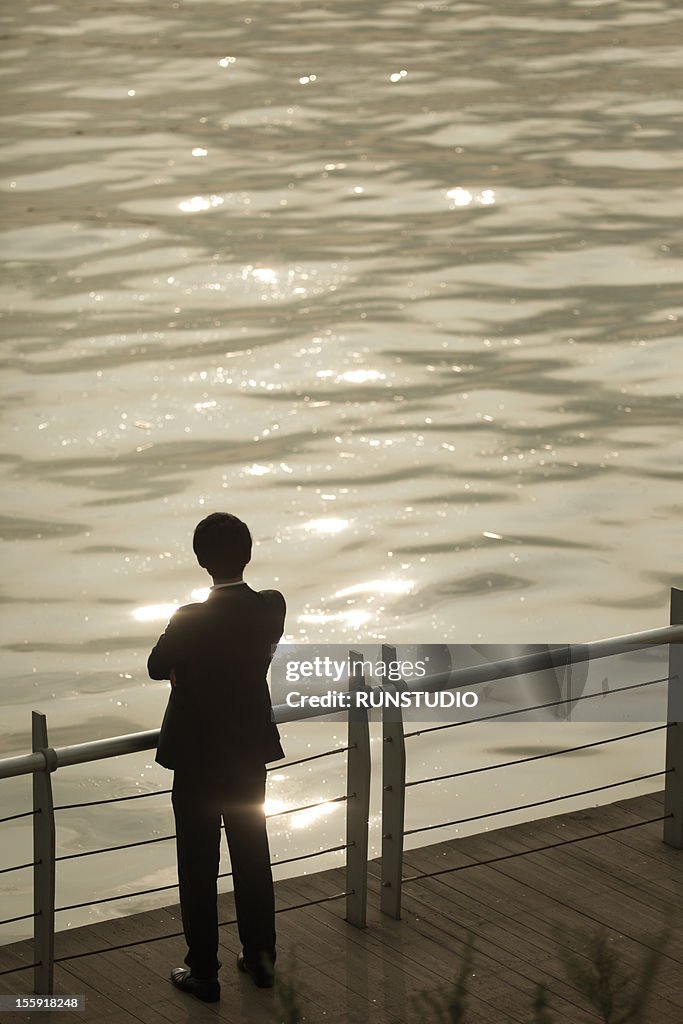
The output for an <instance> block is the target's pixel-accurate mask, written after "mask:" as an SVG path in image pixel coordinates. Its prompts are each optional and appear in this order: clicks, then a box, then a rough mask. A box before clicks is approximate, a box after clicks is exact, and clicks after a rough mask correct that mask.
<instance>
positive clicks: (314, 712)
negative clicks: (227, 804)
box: [0, 625, 683, 779]
mask: <svg viewBox="0 0 683 1024" xmlns="http://www.w3.org/2000/svg"><path fill="white" fill-rule="evenodd" d="M669 643H683V625H675V626H663V627H661V628H659V629H648V630H642V631H641V632H639V633H630V634H625V635H623V636H615V637H609V638H607V639H604V640H593V641H590V642H588V643H584V644H567V645H566V646H564V647H555V648H552V649H551V650H548V651H538V652H536V653H534V654H523V655H519V656H517V657H514V658H505V659H503V660H501V661H493V662H489V663H488V664H484V665H474V666H469V667H466V668H461V669H454V670H453V671H452V672H451V673H450V676H449V678H448V680H447V682H446V683H445V684H444V682H443V673H438V674H435V675H434V676H432V677H429V676H425V677H424V678H423V679H422V680H421V681H420V690H421V691H425V692H436V691H438V690H446V689H448V690H451V689H458V688H460V687H463V686H476V685H478V684H479V683H486V682H492V681H494V680H496V679H506V678H509V677H511V676H517V675H525V674H526V673H529V672H538V671H542V670H544V669H549V668H558V667H560V666H562V665H568V664H572V665H573V664H577V663H578V662H581V661H589V660H591V659H597V658H608V657H612V656H614V655H618V654H625V653H628V652H630V651H637V650H643V649H645V648H648V647H658V646H662V645H664V644H669ZM339 713H340V712H339V710H337V711H332V712H331V711H330V709H329V708H316V707H306V708H299V707H290V706H289V705H287V704H277V705H275V707H274V708H273V717H274V720H275V722H277V723H278V724H284V723H287V722H298V721H303V720H306V719H309V718H323V717H325V716H328V715H330V714H339ZM158 740H159V729H148V730H146V731H145V732H134V733H128V734H126V735H125V736H111V737H107V738H105V739H101V740H91V741H89V742H87V743H74V744H71V745H70V746H66V747H57V748H49V749H50V755H51V760H52V761H53V762H54V763H55V765H56V767H58V768H64V767H67V766H68V765H76V764H86V763H87V762H89V761H98V760H100V759H101V758H105V757H117V756H119V755H121V754H135V753H139V752H140V751H143V750H152V749H153V748H155V747H156V745H157V743H158ZM336 749H337V748H334V750H335V752H336ZM49 767H50V765H48V757H47V756H46V754H45V753H43V752H42V751H37V752H35V753H31V754H20V755H19V756H17V757H5V758H1V759H0V779H10V778H15V777H17V776H19V775H31V774H33V773H34V772H42V771H45V770H46V769H48V768H49Z"/></svg>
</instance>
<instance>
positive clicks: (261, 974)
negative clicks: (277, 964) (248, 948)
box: [237, 953, 275, 988]
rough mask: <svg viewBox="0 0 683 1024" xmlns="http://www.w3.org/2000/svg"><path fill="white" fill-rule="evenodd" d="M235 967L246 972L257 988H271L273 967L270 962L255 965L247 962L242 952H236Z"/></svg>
mask: <svg viewBox="0 0 683 1024" xmlns="http://www.w3.org/2000/svg"><path fill="white" fill-rule="evenodd" d="M237 969H238V970H239V971H242V973H243V974H248V975H249V977H250V978H251V979H252V981H253V982H254V984H255V985H257V986H258V988H272V987H273V985H274V984H275V968H274V966H273V965H272V964H269V963H262V964H260V965H259V966H258V967H255V966H253V965H252V964H249V963H247V961H246V960H245V959H244V953H238V954H237Z"/></svg>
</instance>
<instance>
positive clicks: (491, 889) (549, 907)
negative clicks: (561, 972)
mask: <svg viewBox="0 0 683 1024" xmlns="http://www.w3.org/2000/svg"><path fill="white" fill-rule="evenodd" d="M490 839H492V837H490V836H488V837H486V840H490ZM424 852H425V851H420V853H421V854H424ZM485 852H486V853H489V852H490V851H489V850H486V851H485ZM533 859H536V856H535V858H533ZM437 863H438V866H440V865H441V863H442V860H441V859H439V861H437ZM507 863H510V862H507ZM489 870H493V868H481V871H489ZM475 873H479V869H476V870H475V871H466V872H465V871H463V872H457V873H455V874H452V876H441V877H440V878H441V879H442V880H444V881H445V882H446V884H451V885H453V886H454V887H455V886H456V885H457V887H458V890H459V892H460V893H462V892H463V891H465V892H467V891H468V890H469V889H470V884H471V881H472V876H473V874H475ZM454 878H455V879H458V882H457V883H454V882H453V881H451V883H449V882H447V880H454ZM465 879H467V881H465V882H463V880H465ZM487 879H488V881H487V883H486V886H487V888H488V892H486V891H485V890H484V889H481V890H480V891H479V892H477V891H476V887H475V888H474V890H473V891H472V895H473V896H474V897H475V898H477V899H480V898H483V899H487V900H488V902H489V904H490V903H493V902H494V901H496V902H497V901H498V899H499V897H500V895H501V894H502V895H503V898H504V899H506V898H507V899H508V902H509V896H510V891H511V885H510V882H511V881H513V880H511V879H508V880H506V881H504V882H503V889H502V890H501V889H500V886H501V882H500V881H499V882H497V881H496V879H495V878H494V877H487ZM536 881H537V880H536V879H535V882H536ZM415 885H417V883H412V884H411V886H410V887H407V891H408V890H409V888H411V887H413V886H415ZM526 890H527V891H526V892H523V891H522V894H521V897H522V898H518V897H519V894H517V898H516V899H515V900H514V902H513V905H512V908H511V909H512V914H511V916H509V918H508V921H507V922H506V924H507V925H508V927H509V926H510V925H512V926H513V930H514V928H515V925H516V920H517V919H518V920H520V921H521V920H523V921H525V922H527V923H530V924H532V926H533V927H535V928H537V929H538V928H539V927H540V924H541V927H540V931H541V933H542V934H545V935H546V937H547V938H549V939H551V940H552V939H553V935H554V932H555V930H556V927H557V924H558V922H561V923H562V924H563V925H566V926H567V927H572V926H573V927H575V926H577V924H578V923H580V922H578V921H577V919H575V916H574V919H573V920H571V914H570V913H567V907H565V906H563V905H559V906H558V905H556V904H554V903H553V902H552V901H551V900H549V899H548V898H546V899H545V900H544V901H543V903H544V904H545V906H544V905H542V906H540V905H539V900H538V899H535V898H533V896H532V894H531V893H529V892H528V886H526ZM443 898H444V897H443V896H442V895H441V896H440V899H441V900H443ZM437 905H438V904H437ZM497 905H498V903H497ZM508 909H510V907H508ZM568 909H569V910H570V909H571V908H570V907H569V908H568ZM578 909H581V908H578ZM539 911H541V918H540V919H539V916H538V914H539ZM459 912H460V911H459ZM499 913H500V914H501V923H502V922H503V916H504V915H503V913H502V912H501V911H500V910H499ZM544 918H545V922H544ZM544 924H545V927H544ZM604 924H607V922H604ZM612 924H613V923H612ZM520 938H523V935H520ZM565 941H566V939H565ZM567 945H569V943H568V942H567ZM631 958H632V959H634V958H635V959H639V955H638V956H632V957H631ZM544 969H547V965H544Z"/></svg>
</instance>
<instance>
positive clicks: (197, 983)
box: [171, 967, 221, 1003]
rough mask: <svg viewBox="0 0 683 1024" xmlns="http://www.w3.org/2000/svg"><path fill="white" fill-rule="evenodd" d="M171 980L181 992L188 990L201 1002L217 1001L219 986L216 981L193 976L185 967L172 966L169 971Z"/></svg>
mask: <svg viewBox="0 0 683 1024" xmlns="http://www.w3.org/2000/svg"><path fill="white" fill-rule="evenodd" d="M171 981H172V982H173V984H174V985H175V987H176V988H179V989H180V990H181V992H189V993H190V995H193V996H196V997H197V999H201V1000H202V1002H203V1003H217V1002H218V1000H219V999H220V997H221V986H220V985H219V984H218V981H211V980H209V979H206V978H195V977H194V976H193V975H192V972H191V971H189V970H188V969H187V968H186V967H174V968H173V970H172V971H171Z"/></svg>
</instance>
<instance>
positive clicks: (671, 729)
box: [663, 587, 683, 850]
mask: <svg viewBox="0 0 683 1024" xmlns="http://www.w3.org/2000/svg"><path fill="white" fill-rule="evenodd" d="M670 622H671V625H672V626H679V625H681V624H682V623H683V590H677V589H676V588H675V587H672V588H671V616H670ZM682 709H683V644H681V643H680V642H672V643H670V644H669V693H668V700H667V715H666V720H667V725H668V728H667V730H666V769H667V772H668V774H667V775H665V776H664V779H665V782H664V813H665V814H670V815H671V817H670V818H667V819H666V820H665V822H664V836H663V839H664V842H665V843H667V845H668V846H674V847H676V849H678V850H680V849H681V848H683V713H682Z"/></svg>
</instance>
